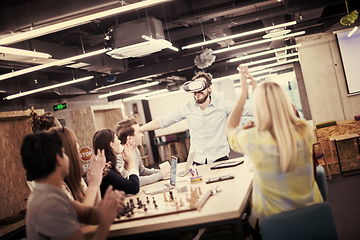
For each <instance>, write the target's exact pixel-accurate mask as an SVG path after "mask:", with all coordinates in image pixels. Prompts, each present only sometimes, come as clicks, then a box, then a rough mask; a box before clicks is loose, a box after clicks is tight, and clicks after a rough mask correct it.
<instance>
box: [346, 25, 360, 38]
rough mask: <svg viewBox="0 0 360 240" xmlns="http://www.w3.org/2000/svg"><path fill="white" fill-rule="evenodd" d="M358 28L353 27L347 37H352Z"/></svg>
mask: <svg viewBox="0 0 360 240" xmlns="http://www.w3.org/2000/svg"><path fill="white" fill-rule="evenodd" d="M358 28H359V27H358V26H355V27H354V28H353V29H352V30H351V32H349V34H348V37H351V35H353V34H354V32H356V30H358Z"/></svg>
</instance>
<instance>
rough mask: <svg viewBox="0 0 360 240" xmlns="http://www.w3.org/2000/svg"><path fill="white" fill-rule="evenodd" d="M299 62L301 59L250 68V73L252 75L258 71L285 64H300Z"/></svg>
mask: <svg viewBox="0 0 360 240" xmlns="http://www.w3.org/2000/svg"><path fill="white" fill-rule="evenodd" d="M298 61H299V58H295V59H290V60H286V61H283V62H277V63H271V64H268V65H263V66H258V67H254V68H250V69H249V72H250V73H252V72H257V71H258V70H262V69H265V68H269V67H276V66H280V65H284V64H287V63H293V62H298Z"/></svg>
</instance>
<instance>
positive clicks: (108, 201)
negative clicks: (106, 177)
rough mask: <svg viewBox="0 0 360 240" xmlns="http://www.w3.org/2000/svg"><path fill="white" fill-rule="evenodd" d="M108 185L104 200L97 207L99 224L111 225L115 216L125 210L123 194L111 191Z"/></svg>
mask: <svg viewBox="0 0 360 240" xmlns="http://www.w3.org/2000/svg"><path fill="white" fill-rule="evenodd" d="M112 189H113V187H112V186H111V185H110V186H109V187H108V189H107V190H106V192H105V195H104V199H103V200H102V201H101V202H100V204H99V205H98V212H99V223H103V224H107V225H111V224H112V223H113V222H114V220H115V218H116V216H117V215H118V214H119V213H121V212H122V211H123V210H124V208H125V204H124V201H125V192H123V191H118V190H112Z"/></svg>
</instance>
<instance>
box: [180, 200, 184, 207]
mask: <svg viewBox="0 0 360 240" xmlns="http://www.w3.org/2000/svg"><path fill="white" fill-rule="evenodd" d="M182 206H184V203H183V201H182V199H181V198H180V207H182Z"/></svg>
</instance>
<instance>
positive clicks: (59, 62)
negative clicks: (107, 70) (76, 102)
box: [0, 49, 110, 81]
mask: <svg viewBox="0 0 360 240" xmlns="http://www.w3.org/2000/svg"><path fill="white" fill-rule="evenodd" d="M109 50H110V49H100V50H97V51H94V52H89V53H84V54H80V55H77V56H74V57H69V58H65V59H62V60H57V61H53V62H50V63H45V64H41V65H38V66H34V67H29V68H25V69H21V70H18V71H13V72H10V73H5V74H3V75H0V81H2V80H4V79H8V78H12V77H17V76H20V75H23V74H27V73H31V72H35V71H39V70H42V69H45V68H49V67H53V66H61V65H64V64H67V63H69V62H72V61H76V60H79V59H82V58H87V57H91V56H94V55H98V54H101V53H104V52H107V51H109Z"/></svg>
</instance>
